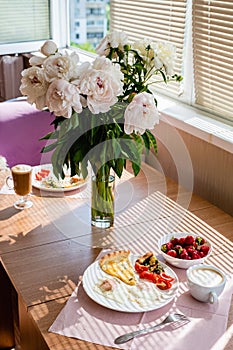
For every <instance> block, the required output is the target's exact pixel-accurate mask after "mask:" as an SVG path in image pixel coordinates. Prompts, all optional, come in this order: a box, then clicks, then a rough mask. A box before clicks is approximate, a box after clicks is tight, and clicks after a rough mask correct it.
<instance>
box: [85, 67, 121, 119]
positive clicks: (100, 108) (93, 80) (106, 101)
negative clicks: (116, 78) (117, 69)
mask: <svg viewBox="0 0 233 350" xmlns="http://www.w3.org/2000/svg"><path fill="white" fill-rule="evenodd" d="M117 92H118V86H115V84H114V83H113V81H112V78H111V75H110V74H109V73H108V72H104V71H98V70H93V69H92V70H90V71H89V72H88V73H87V75H86V77H85V79H84V80H82V82H81V84H80V93H82V94H84V95H86V96H87V106H88V108H89V109H90V111H91V112H92V113H93V114H98V113H105V112H108V111H109V109H110V107H111V106H112V105H114V104H115V103H116V102H117Z"/></svg>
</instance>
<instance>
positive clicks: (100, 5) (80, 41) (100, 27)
mask: <svg viewBox="0 0 233 350" xmlns="http://www.w3.org/2000/svg"><path fill="white" fill-rule="evenodd" d="M109 4H110V0H96V1H95V0H80V1H79V3H77V2H76V1H75V0H70V40H71V44H72V45H78V47H80V48H83V47H86V45H87V43H88V44H89V46H90V48H92V49H93V50H94V49H95V47H96V46H97V45H98V44H99V42H100V40H101V39H102V38H103V37H104V36H105V35H106V34H107V30H108V23H109V22H108V19H107V13H109V12H107V6H109ZM77 9H78V10H79V14H78V15H77V11H76V10H77ZM74 14H75V15H74ZM77 20H78V21H79V23H80V25H79V28H78V27H77V26H76V25H75V23H76V22H77ZM77 33H79V37H78V38H77V35H76V34H77Z"/></svg>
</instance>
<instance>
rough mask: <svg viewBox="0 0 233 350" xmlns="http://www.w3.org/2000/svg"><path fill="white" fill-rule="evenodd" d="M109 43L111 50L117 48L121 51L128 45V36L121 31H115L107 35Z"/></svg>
mask: <svg viewBox="0 0 233 350" xmlns="http://www.w3.org/2000/svg"><path fill="white" fill-rule="evenodd" d="M109 43H110V46H111V47H113V48H117V47H118V49H120V50H121V51H123V48H124V46H125V45H128V43H129V41H128V36H127V34H126V33H125V32H123V31H121V32H119V31H117V30H115V31H113V32H112V33H110V34H109Z"/></svg>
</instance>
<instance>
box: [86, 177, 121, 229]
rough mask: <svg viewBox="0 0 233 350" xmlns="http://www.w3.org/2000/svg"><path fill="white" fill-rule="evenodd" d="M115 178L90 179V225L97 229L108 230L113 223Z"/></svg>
mask: <svg viewBox="0 0 233 350" xmlns="http://www.w3.org/2000/svg"><path fill="white" fill-rule="evenodd" d="M114 187H115V177H114V176H113V175H109V176H108V177H107V178H101V177H100V178H98V177H96V176H93V177H92V193H91V224H92V225H93V226H96V227H99V228H109V227H111V226H113V222H114Z"/></svg>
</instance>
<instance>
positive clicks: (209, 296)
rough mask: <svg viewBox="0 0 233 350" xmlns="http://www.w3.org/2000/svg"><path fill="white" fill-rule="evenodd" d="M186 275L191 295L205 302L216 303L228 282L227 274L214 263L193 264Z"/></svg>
mask: <svg viewBox="0 0 233 350" xmlns="http://www.w3.org/2000/svg"><path fill="white" fill-rule="evenodd" d="M186 276H187V282H188V287H189V290H190V293H191V295H192V296H193V297H194V298H195V299H197V300H199V301H202V302H204V303H211V304H213V303H215V302H216V301H217V300H218V296H219V295H220V294H221V293H222V291H223V289H224V287H225V284H226V275H225V274H224V273H223V272H222V271H221V270H220V269H218V268H217V267H215V266H212V265H207V264H198V265H193V266H191V267H190V268H189V269H188V270H187V271H186Z"/></svg>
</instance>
